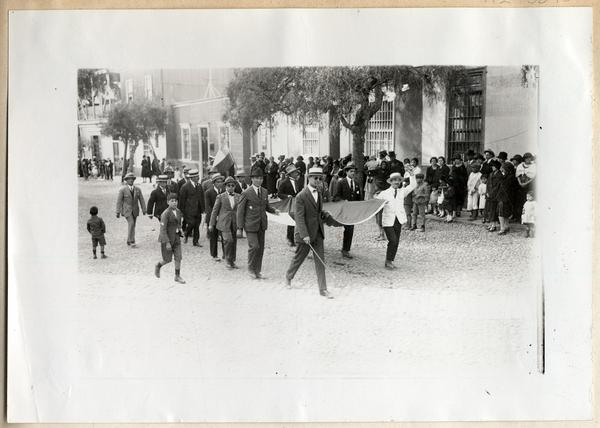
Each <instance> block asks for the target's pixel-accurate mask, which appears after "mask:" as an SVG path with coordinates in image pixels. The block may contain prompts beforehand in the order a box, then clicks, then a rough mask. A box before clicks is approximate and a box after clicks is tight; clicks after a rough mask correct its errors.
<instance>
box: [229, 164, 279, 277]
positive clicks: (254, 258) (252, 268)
mask: <svg viewBox="0 0 600 428" xmlns="http://www.w3.org/2000/svg"><path fill="white" fill-rule="evenodd" d="M263 177H264V172H263V171H262V170H261V169H260V168H255V169H254V170H252V171H250V178H251V180H252V185H251V186H250V187H249V188H248V189H246V190H244V191H243V192H242V197H241V198H240V202H239V205H238V209H237V219H236V222H237V227H238V229H242V228H243V229H245V230H246V236H247V238H248V275H249V276H250V277H251V278H256V279H264V278H265V277H264V276H263V274H262V272H261V270H262V259H263V254H264V251H265V231H266V230H267V225H268V223H267V212H270V213H272V214H277V215H279V210H277V209H275V208H273V207H271V206H270V205H269V198H268V195H267V193H268V192H267V190H266V189H265V188H264V187H261V185H262V182H263Z"/></svg>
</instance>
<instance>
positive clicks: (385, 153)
mask: <svg viewBox="0 0 600 428" xmlns="http://www.w3.org/2000/svg"><path fill="white" fill-rule="evenodd" d="M387 154H388V152H387V150H382V151H380V152H379V156H387Z"/></svg>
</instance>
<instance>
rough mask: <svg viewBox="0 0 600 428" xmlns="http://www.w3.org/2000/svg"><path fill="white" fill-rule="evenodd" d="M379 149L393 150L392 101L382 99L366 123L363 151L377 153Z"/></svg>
mask: <svg viewBox="0 0 600 428" xmlns="http://www.w3.org/2000/svg"><path fill="white" fill-rule="evenodd" d="M381 150H388V151H389V150H394V101H383V103H381V109H379V111H378V112H377V113H375V115H374V116H373V117H372V118H371V120H369V124H368V125H367V134H366V138H365V153H366V154H367V155H377V154H378V153H379V152H380V151H381Z"/></svg>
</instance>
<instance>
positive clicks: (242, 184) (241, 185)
mask: <svg viewBox="0 0 600 428" xmlns="http://www.w3.org/2000/svg"><path fill="white" fill-rule="evenodd" d="M247 179H248V173H247V172H246V171H244V170H243V169H242V170H240V171H238V173H237V174H236V176H235V193H238V194H240V195H241V194H242V192H243V191H244V190H246V189H247V188H248V183H247V182H246V180H247Z"/></svg>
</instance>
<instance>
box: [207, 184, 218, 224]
mask: <svg viewBox="0 0 600 428" xmlns="http://www.w3.org/2000/svg"><path fill="white" fill-rule="evenodd" d="M217 196H218V194H217V192H216V191H215V186H212V187H209V188H208V189H206V190H205V191H204V210H205V212H206V224H209V223H210V216H211V214H212V211H213V207H214V206H215V201H216V200H217Z"/></svg>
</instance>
